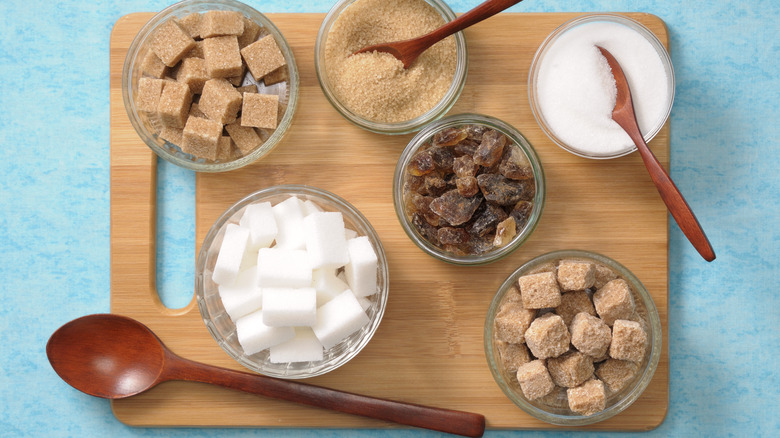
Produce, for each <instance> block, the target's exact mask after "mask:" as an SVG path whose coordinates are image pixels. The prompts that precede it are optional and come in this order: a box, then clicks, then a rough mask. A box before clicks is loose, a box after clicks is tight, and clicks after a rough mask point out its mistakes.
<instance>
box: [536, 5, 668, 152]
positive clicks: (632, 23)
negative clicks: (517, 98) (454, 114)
mask: <svg viewBox="0 0 780 438" xmlns="http://www.w3.org/2000/svg"><path fill="white" fill-rule="evenodd" d="M599 21H604V22H611V23H616V24H620V25H623V26H626V27H629V28H631V29H632V30H634V31H636V32H637V33H639V34H640V35H642V36H643V37H644V38H645V39H646V40H647V42H648V43H649V44H650V45H651V46H652V47H653V48H654V49H655V51H656V53H657V54H658V56H659V58H660V59H661V64H662V65H663V67H664V70H665V71H666V73H667V85H668V86H667V88H668V90H669V105H668V106H667V108H666V111H665V112H664V114H663V116H662V117H661V118H659V122H660V123H658V124H657V126H655V127H654V128H653V129H651V130H650V131H648V132H647V133H645V134H643V137H644V139H645V142H648V143H649V142H650V141H651V140H652V139H653V138H655V136H656V135H658V133H660V132H661V130H662V129H663V127H664V126H665V125H666V123H667V122H668V121H669V117H670V116H671V113H672V107H673V106H674V97H675V84H676V81H675V75H674V65H673V64H672V58H671V56H670V55H669V51H668V50H667V49H666V46H664V44H663V43H661V40H660V39H658V37H657V36H656V35H655V34H654V33H653V32H652V31H651V30H650V29H649V28H648V27H647V26H645V25H644V24H642V23H640V22H639V21H637V20H635V19H633V18H631V17H628V16H625V15H622V14H616V13H608V12H599V13H589V14H583V15H579V16H577V17H574V18H572V19H570V20H568V21H566V22H564V23H563V24H561V25H560V26H558V27H557V28H555V29H554V30H553V31H552V32H550V34H548V35H547V37H545V39H544V41H542V43H541V44H540V45H539V48H538V49H537V50H536V52H535V53H534V57H533V59H532V61H531V67H530V70H529V74H528V83H527V89H528V101H529V104H530V106H531V113H532V114H533V116H534V119H536V123H537V124H538V125H539V128H541V130H542V131H543V132H544V133H545V135H547V137H548V138H549V139H550V140H551V141H552V142H553V143H555V144H556V145H557V146H558V147H560V148H561V149H563V150H565V151H567V152H569V153H572V154H574V155H577V156H579V157H582V158H589V159H594V160H609V159H612V158H619V157H623V156H626V155H628V154H631V153H633V152H635V151H636V150H637V148H636V146H634V145H632V146H630V147H628V149H626V150H622V151H619V152H616V153H612V154H588V153H585V152H583V151H580V150H579V149H577V148H574V147H572V146H570V145H568V144H566V142H564V141H563V140H561V139H560V138H558V136H556V135H555V133H554V132H553V131H552V130H551V129H550V128H549V126H548V125H547V122H546V121H545V118H544V115H543V114H542V110H541V108H540V107H539V102H538V99H537V98H536V82H537V80H538V74H539V69H540V68H541V64H542V59H543V58H544V55H545V54H546V53H547V51H548V50H549V48H550V47H551V46H552V45H553V44H554V43H555V42H556V41H557V39H558V38H559V37H560V36H561V35H563V34H564V33H565V32H567V31H569V30H571V29H573V28H575V27H577V26H579V25H582V24H588V23H593V22H599Z"/></svg>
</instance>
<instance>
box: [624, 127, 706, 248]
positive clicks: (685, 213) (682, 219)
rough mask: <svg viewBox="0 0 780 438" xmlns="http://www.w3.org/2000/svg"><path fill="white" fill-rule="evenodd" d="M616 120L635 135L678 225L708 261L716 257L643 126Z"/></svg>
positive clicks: (659, 190) (645, 161) (637, 145)
mask: <svg viewBox="0 0 780 438" xmlns="http://www.w3.org/2000/svg"><path fill="white" fill-rule="evenodd" d="M613 118H614V115H613ZM615 121H616V122H618V124H620V125H621V126H622V127H623V129H624V130H625V131H626V132H627V133H628V135H629V136H630V137H631V140H633V141H634V144H636V147H637V149H638V150H639V154H640V155H641V156H642V161H644V163H645V167H646V168H647V171H648V172H649V173H650V179H652V180H653V183H654V184H655V186H656V188H657V189H658V193H660V195H661V199H663V201H664V203H665V204H666V207H667V208H668V209H669V213H671V214H672V217H673V218H674V220H675V221H676V222H677V225H679V227H680V229H681V230H682V232H683V234H685V237H687V238H688V240H689V241H690V242H691V244H692V245H693V247H694V248H696V251H698V252H699V254H701V256H702V257H703V258H704V260H706V261H708V262H711V261H713V260H715V251H714V250H713V249H712V245H710V241H709V239H707V235H705V234H704V230H703V229H702V228H701V225H700V224H699V221H698V219H696V215H694V214H693V210H691V207H690V206H689V205H688V202H686V201H685V198H684V197H683V195H682V193H680V190H679V189H678V188H677V186H676V185H675V184H674V181H672V178H671V177H669V174H668V173H667V172H666V169H664V167H663V166H662V165H661V163H660V162H659V161H658V158H656V156H655V154H653V151H651V150H650V148H649V147H648V146H647V143H645V139H644V138H643V137H642V135H641V133H640V131H639V127H635V128H634V126H624V124H628V125H634V124H635V123H634V122H633V119H632V120H631V121H626V120H618V118H615Z"/></svg>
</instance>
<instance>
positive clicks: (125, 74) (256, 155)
mask: <svg viewBox="0 0 780 438" xmlns="http://www.w3.org/2000/svg"><path fill="white" fill-rule="evenodd" d="M206 7H210V8H213V9H222V10H225V9H227V10H236V11H240V12H241V13H242V14H243V15H244V16H246V17H247V18H249V19H251V20H252V21H255V22H256V23H257V24H259V25H260V26H261V27H263V28H264V29H266V30H267V31H268V33H269V34H271V35H272V36H273V37H274V39H275V40H276V43H277V45H278V46H279V49H280V50H281V52H282V54H283V55H284V58H285V61H286V62H287V71H288V74H289V81H288V84H287V88H288V94H289V96H288V102H287V109H286V110H285V113H284V115H283V116H282V119H281V121H280V122H279V123H278V125H277V127H276V129H274V132H273V133H272V134H271V135H270V136H269V137H268V139H266V141H265V142H264V143H263V144H262V145H260V146H259V147H257V148H255V149H254V150H253V151H252V152H250V153H249V154H247V155H244V156H242V157H239V158H237V159H234V160H231V161H226V162H212V163H209V162H206V161H205V160H203V159H185V158H184V157H185V156H186V155H187V154H184V153H183V152H181V153H180V154H181V156H179V154H174V153H172V152H171V151H170V150H168V149H167V148H166V147H161V146H160V145H159V144H158V143H157V142H156V141H155V140H154V137H155V134H154V133H152V132H151V131H150V130H149V129H147V128H146V126H145V124H144V123H143V121H142V120H141V117H140V116H139V114H138V111H137V110H136V108H135V98H134V93H133V92H132V90H133V89H134V88H135V87H136V83H137V79H139V78H140V77H141V76H142V75H141V73H140V72H138V73H136V69H137V67H136V63H141V62H142V61H143V60H142V59H140V58H139V56H140V55H141V52H142V50H143V48H144V47H145V45H146V42H147V40H148V39H149V38H150V37H151V36H152V34H153V33H154V31H155V30H156V29H157V28H158V27H159V26H160V25H161V24H163V23H164V22H165V21H167V20H168V19H169V18H172V17H176V16H180V15H183V14H187V13H190V12H198V11H200V12H204V11H206V10H209V9H201V8H206ZM143 53H146V52H143ZM121 84H122V100H123V102H124V106H125V113H126V114H127V117H128V119H129V120H130V124H131V125H132V126H133V129H134V130H135V132H136V134H137V135H138V136H139V137H140V139H141V140H142V141H143V142H144V143H145V144H146V145H147V146H148V147H149V149H151V150H152V151H153V152H154V153H155V154H156V155H157V156H159V157H160V158H163V159H164V160H166V161H168V162H170V163H173V164H175V165H177V166H180V167H183V168H186V169H190V170H193V171H196V172H224V171H229V170H233V169H238V168H241V167H244V166H246V165H248V164H250V163H252V162H254V161H256V160H258V159H260V158H262V157H264V156H265V155H267V154H268V153H270V152H271V151H272V150H273V149H274V148H275V147H276V146H277V145H278V144H279V143H280V142H281V140H282V139H283V138H284V136H285V135H286V134H287V131H288V130H289V128H290V126H291V125H292V120H293V117H294V115H295V112H296V109H297V107H298V97H299V89H300V76H299V72H298V66H297V64H296V62H295V56H294V54H293V52H292V48H291V47H290V44H289V42H288V41H287V39H286V38H285V37H284V35H283V34H282V32H281V31H280V30H279V28H277V27H276V25H275V24H274V23H273V22H272V21H271V20H270V19H268V17H266V16H265V15H264V14H263V13H261V12H259V11H257V10H256V9H254V8H253V7H251V6H249V5H247V4H245V3H242V2H239V1H236V0H183V1H180V2H178V3H174V4H172V5H170V6H168V7H167V8H165V9H163V10H162V11H160V12H158V13H156V14H155V15H154V16H153V17H152V18H150V19H149V21H147V22H146V23H145V24H144V25H143V26H142V27H141V29H140V30H139V31H138V33H137V34H136V35H135V37H134V38H133V40H132V42H131V43H130V46H129V48H128V51H127V55H126V56H125V60H124V63H123V66H122V78H121ZM164 143H166V144H167V143H170V142H167V141H164ZM176 147H178V145H176Z"/></svg>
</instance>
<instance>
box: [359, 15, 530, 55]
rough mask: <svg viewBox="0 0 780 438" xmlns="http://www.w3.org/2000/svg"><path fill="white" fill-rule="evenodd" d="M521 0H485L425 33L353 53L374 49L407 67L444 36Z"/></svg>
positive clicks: (364, 48)
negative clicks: (389, 55) (387, 54)
mask: <svg viewBox="0 0 780 438" xmlns="http://www.w3.org/2000/svg"><path fill="white" fill-rule="evenodd" d="M521 1H522V0H487V1H485V2H483V3H480V4H479V5H478V6H477V7H475V8H474V9H472V10H470V11H468V12H466V13H465V14H463V15H461V16H460V17H458V18H456V19H454V20H452V21H450V22H449V23H447V24H445V25H444V26H441V27H439V28H438V29H434V30H433V31H431V32H429V33H427V34H425V35H422V36H419V37H417V38H412V39H410V40H404V41H395V42H391V43H382V44H375V45H373V46H368V47H363V48H362V49H360V50H358V51H357V52H355V53H353V55H357V54H358V53H364V52H374V51H376V52H384V53H389V54H391V55H393V56H395V57H396V58H398V60H400V61H401V62H403V63H404V68H409V66H411V65H412V64H413V63H414V61H415V60H416V59H417V57H418V56H420V54H421V53H422V52H424V51H426V50H427V49H428V48H429V47H431V46H432V45H434V44H436V43H438V42H439V41H441V40H443V39H444V38H447V37H448V36H450V35H452V34H454V33H455V32H458V31H461V30H463V29H465V28H467V27H469V26H471V25H473V24H477V23H479V22H480V21H482V20H484V19H486V18H490V17H492V16H493V15H496V14H498V13H499V12H501V11H503V10H504V9H506V8H508V7H510V6H512V5H515V4H517V3H520V2H521Z"/></svg>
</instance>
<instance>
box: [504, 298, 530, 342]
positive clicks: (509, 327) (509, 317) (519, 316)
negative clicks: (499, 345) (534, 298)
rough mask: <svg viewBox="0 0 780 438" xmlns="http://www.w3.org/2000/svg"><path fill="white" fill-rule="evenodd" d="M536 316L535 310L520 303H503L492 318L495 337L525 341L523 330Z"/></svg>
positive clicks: (510, 340) (526, 328) (508, 340)
mask: <svg viewBox="0 0 780 438" xmlns="http://www.w3.org/2000/svg"><path fill="white" fill-rule="evenodd" d="M535 317H536V310H534V309H526V308H524V307H523V306H522V305H521V304H520V303H504V304H503V305H502V306H501V309H500V310H499V312H498V313H497V314H496V318H495V320H494V324H495V328H496V337H497V338H498V339H500V340H502V341H506V342H511V343H520V342H525V338H524V336H525V331H526V330H528V327H529V326H530V325H531V321H533V320H534V318H535Z"/></svg>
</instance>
